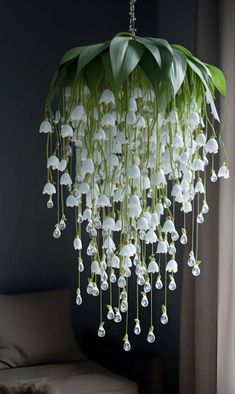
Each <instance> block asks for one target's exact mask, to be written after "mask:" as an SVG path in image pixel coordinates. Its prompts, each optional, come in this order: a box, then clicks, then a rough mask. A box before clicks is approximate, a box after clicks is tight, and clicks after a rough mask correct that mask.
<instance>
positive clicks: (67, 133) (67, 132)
mask: <svg viewBox="0 0 235 394" xmlns="http://www.w3.org/2000/svg"><path fill="white" fill-rule="evenodd" d="M60 132H61V137H63V138H66V137H73V129H72V127H71V126H70V125H69V124H63V125H62V126H61V131H60Z"/></svg>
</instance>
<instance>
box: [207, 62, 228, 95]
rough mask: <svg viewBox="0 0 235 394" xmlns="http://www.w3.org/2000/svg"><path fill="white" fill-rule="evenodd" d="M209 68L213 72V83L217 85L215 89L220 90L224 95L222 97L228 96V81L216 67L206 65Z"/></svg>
mask: <svg viewBox="0 0 235 394" xmlns="http://www.w3.org/2000/svg"><path fill="white" fill-rule="evenodd" d="M206 66H207V68H209V70H210V72H211V78H212V81H213V83H214V85H215V87H216V88H217V89H218V91H219V92H220V93H221V94H222V96H224V97H225V96H226V80H225V77H224V74H223V72H222V71H221V70H220V69H219V68H218V67H215V66H211V65H210V64H207V65H206Z"/></svg>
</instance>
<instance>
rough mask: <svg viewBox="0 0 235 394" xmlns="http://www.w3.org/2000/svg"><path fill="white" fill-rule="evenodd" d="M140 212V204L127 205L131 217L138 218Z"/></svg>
mask: <svg viewBox="0 0 235 394" xmlns="http://www.w3.org/2000/svg"><path fill="white" fill-rule="evenodd" d="M141 212H142V208H141V206H140V205H136V206H131V207H129V211H128V214H129V217H131V218H138V217H139V216H140V214H141Z"/></svg>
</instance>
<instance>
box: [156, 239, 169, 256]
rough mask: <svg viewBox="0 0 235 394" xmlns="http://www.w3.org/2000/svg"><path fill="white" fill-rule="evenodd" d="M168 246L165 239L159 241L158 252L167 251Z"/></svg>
mask: <svg viewBox="0 0 235 394" xmlns="http://www.w3.org/2000/svg"><path fill="white" fill-rule="evenodd" d="M167 250H168V247H167V243H166V242H165V241H162V240H161V241H159V242H158V245H157V253H167Z"/></svg>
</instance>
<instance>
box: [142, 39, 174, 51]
mask: <svg viewBox="0 0 235 394" xmlns="http://www.w3.org/2000/svg"><path fill="white" fill-rule="evenodd" d="M148 40H150V41H152V42H153V43H154V44H157V45H158V46H161V47H163V48H166V49H167V50H168V51H169V52H170V53H171V54H173V51H172V48H171V46H170V44H169V42H168V41H166V40H163V39H162V38H154V37H148Z"/></svg>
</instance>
